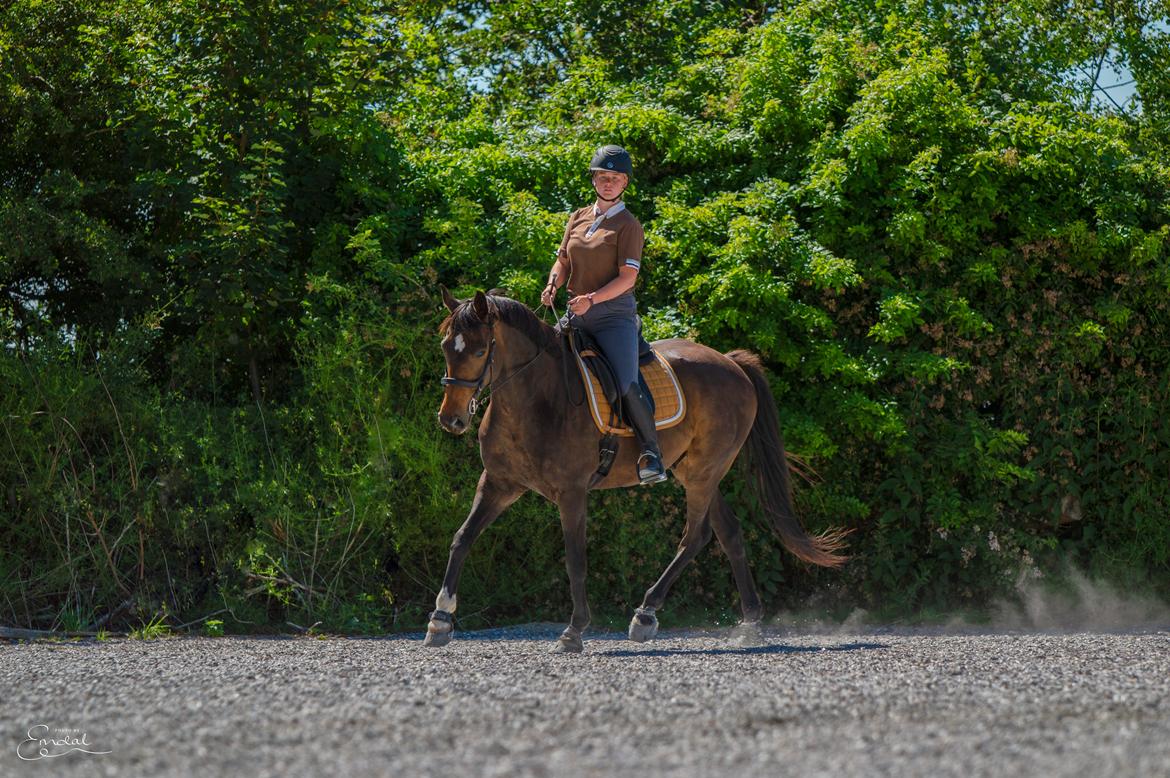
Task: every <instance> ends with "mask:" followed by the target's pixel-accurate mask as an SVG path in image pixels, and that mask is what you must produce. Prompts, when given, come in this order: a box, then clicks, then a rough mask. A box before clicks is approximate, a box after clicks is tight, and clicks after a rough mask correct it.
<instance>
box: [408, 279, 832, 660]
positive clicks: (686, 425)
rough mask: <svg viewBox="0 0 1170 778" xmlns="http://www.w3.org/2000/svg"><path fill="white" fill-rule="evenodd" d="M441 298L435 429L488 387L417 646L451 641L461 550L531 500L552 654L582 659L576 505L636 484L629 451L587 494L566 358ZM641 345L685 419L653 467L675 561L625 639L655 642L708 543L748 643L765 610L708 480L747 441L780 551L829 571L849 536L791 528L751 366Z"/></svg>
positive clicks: (514, 308)
mask: <svg viewBox="0 0 1170 778" xmlns="http://www.w3.org/2000/svg"><path fill="white" fill-rule="evenodd" d="M442 296H443V302H444V304H445V305H446V307H447V309H448V311H449V314H450V315H448V316H447V318H446V319H445V320H444V321H443V323H442V325H441V326H440V330H439V331H440V335H441V336H442V349H443V356H444V358H445V360H446V369H447V374H446V376H445V377H444V378H443V379H442V383H443V400H442V404H441V405H440V407H439V413H438V421H439V424H440V425H441V426H442V428H443V429H444V430H446V431H447V432H449V433H452V434H454V435H462V434H464V433H466V432H467V430H468V429H469V427H470V425H471V420H472V417H473V416H474V415H475V413H476V411H477V407H478V404H479V399H480V395H481V394H482V392H483V391H484V390H485V389H488V388H489V387H490V388H491V402H490V404H489V406H488V409H487V411H486V412H485V414H484V416H483V419H482V420H481V421H480V424H479V448H480V456H481V458H482V460H483V472H482V473H481V474H480V477H479V485H478V487H477V488H476V492H475V498H474V499H473V501H472V505H471V511H470V513H469V514H468V516H467V519H466V521H464V522H463V525H462V526H461V527H460V528H459V530H458V531H457V532H456V533H455V537H454V539H453V540H452V542H451V552H450V557H449V558H448V561H447V570H446V574H445V575H444V577H443V586H442V589H441V590H440V591H439V593H438V595H437V596H436V598H435V610H434V612H433V613H432V614H431V615H430V619H429V622H428V624H427V634H426V638H425V640H424V642H425V644H426V645H428V646H436V647H437V646H444V645H446V644H447V643H449V642H450V640H451V638H452V635H453V633H454V616H453V614H454V613H455V609H456V606H457V591H458V586H459V575H460V571H461V570H462V568H463V562H464V560H465V559H466V557H467V554H468V551H469V550H470V548H471V545H472V543H474V542H475V539H476V538H477V537H479V535H480V533H482V532H483V531H484V530H485V529H486V528H487V527H488V526H489V525H490V524H491V523H492V522H494V521H495V520H496V519H497V518H498V517H499V516H500V514H501V513H503V512H504V510H505V509H507V507H508V506H509V505H511V504H512V503H513V502H515V501H516V500H517V499H518V498H519V497H520V496H521V495H523V494H524V493H526V492H527V491H529V490H531V491H534V492H537V493H538V494H540V495H542V496H543V497H545V498H546V499H548V500H550V501H551V502H553V503H555V504H556V505H557V508H558V509H559V511H560V520H561V529H562V531H563V532H564V541H565V567H566V569H567V570H568V575H569V590H570V593H571V595H572V599H573V612H572V615H571V617H570V619H569V624H568V626H567V627H565V630H564V632H563V633H562V634H561V636H560V637H559V638H558V639H557V641H556V642H555V643H554V644H553V646H552V650H553V651H554V652H559V653H575V652H580V651H582V650H583V649H584V643H583V640H582V635H583V633H584V632H585V630H586V628H587V627H588V626H589V604H588V601H587V599H586V595H585V572H586V554H585V524H586V497H587V494H588V493H589V491H590V489H591V488H598V489H616V488H621V487H628V486H634V485H637V484H638V476H637V468H636V466H635V459H636V457H637V454H638V452H637V450H636V448H637V447H635V446H619V451H618V454H617V457H616V459H615V460H614V462H613V467H612V469H611V470H610V471H609V473H608V474H607V475H606V476H605V477H604V478H603V479H601V480H600V481H598V482H597V483H596V484H593V483H591V482H592V481H594V480H596V479H594V478H593V475H594V474H595V473H596V472H597V470H598V443H599V441H600V436H601V433H600V431H599V430H598V429H597V426H596V424H595V423H594V421H593V419H592V417H591V415H590V411H589V409H588V408H587V407H586V405H585V404H581V405H575V404H574V403H573V402H571V401H569V399H568V397H569V394H568V393H569V390H570V389H571V388H574V389H576V390H577V391H575V395H579V393H580V391H579V386H576V387H570V386H569V384H568V383H567V382H574V383H576V382H579V381H580V380H581V378H580V375H579V373H577V369H576V366H575V364H572V363H570V364H566V362H567V361H569V360H572V359H573V358H572V355H571V352H569V350H568V348H567V347H566V346H565V345H564V343H563V340H564V339H563V337H562V336H561V335H560V334H559V333H558V332H557V331H556V330H554V328H552V327H550V326H549V325H548V324H547V323H545V322H544V321H542V320H541V319H540V317H539V316H537V315H536V314H535V313H533V312H532V310H531V309H529V308H528V307H527V306H525V305H524V304H523V303H521V302H518V301H516V300H513V299H510V298H508V297H506V296H503V295H497V294H494V293H493V294H485V293H484V292H477V293H476V294H475V296H474V297H473V298H470V299H467V300H457V299H455V298H454V297H453V296H452V295H451V293H450V292H449V291H448V290H447V289H446V288H442ZM652 346H653V348H654V349H655V350H656V351H657V352H658V353H660V354H661V355H662V356H664V357H665V358H666V359H667V360H668V361H669V363H670V365H671V366H672V367H673V369H674V371H675V374H676V376H677V378H678V380H679V382H680V384H681V386H682V387H683V390H684V393H685V396H686V408H687V411H686V415H685V416H684V418H683V420H682V421H681V422H680V423H679V424H678V425H677V426H674V427H671V428H669V429H663V430H661V431H660V432H659V444H660V446H661V448H662V459H663V464H665V465H667V467H668V469H669V470H670V472H672V473H673V474H674V477H675V478H677V479H678V481H679V483H680V484H682V486H683V487H684V488H685V490H686V525H685V528H684V530H683V535H682V539H681V540H680V541H679V544H678V551H677V554H676V555H675V557H674V559H673V561H671V562H670V564H669V565H668V566H667V568H666V570H665V571H664V572H663V573H662V575H661V576H660V577H659V579H658V580H657V582H655V583H654V585H653V586H651V587H650V588H649V589H648V590H647V591H646V595H645V597H644V598H643V600H642V604H641V606H639V607H638V608H637V609H636V610H635V612H634V616H633V618H632V619H631V621H630V627H629V638H630V639H631V640H634V641H637V642H644V641H647V640H650V639H652V638H653V637H654V636H655V635H656V634H657V632H658V618H657V616H656V615H655V612H656V611H657V610H658V609H659V608H661V607H662V605H663V603H664V601H665V600H666V595H667V592H668V591H669V590H670V587H671V585H672V584H673V583H674V582H675V579H677V578H678V576H679V574H680V573H681V572H682V570H683V568H684V567H685V566H686V565H687V564H688V563H689V562H690V561H691V560H692V559H694V557H695V555H696V554H698V553H699V551H700V550H701V549H702V548H703V547H704V546H705V545H706V544H707V543H708V542H709V541H710V539H711V535H712V532H713V533H714V535H715V537H716V538H717V539H718V541H719V544H720V545H721V546H722V547H723V551H724V552H725V553H726V554H727V558H728V560H729V561H730V562H731V569H732V573H733V574H734V577H735V583H736V588H737V589H738V591H739V598H740V607H741V611H742V621H741V622H740V624H739V625H738V626H737V628H736V629H737V631H738V634H739V635H740V636H741V637H740V640H741V641H752V640H754V641H755V644H756V645H758V644H759V643H760V642H761V639H760V634H761V633H760V628H759V626H760V620H761V618H762V617H763V607H762V605H761V603H760V597H759V594H758V593H757V592H756V588H755V583H754V582H753V580H752V574H751V571H750V570H749V569H748V563H747V555H746V553H745V551H744V544H743V536H742V533H741V530H740V525H739V520H738V519H737V517H736V515H735V514H734V513H733V512H732V510H731V508H730V507H729V506H728V504H727V502H726V500H725V499H724V497H723V496H722V495H721V494H720V492H719V482H720V481H721V480H722V479H723V477H724V475H725V474H726V473H727V472H728V470H729V469H730V468H731V465H732V464H733V462H734V461H735V460H736V457H737V456H738V454H739V452H740V450H741V449H742V448H743V447H744V444H745V442H746V444H747V447H748V449H749V453H750V456H751V467H752V469H753V470H754V475H755V478H754V479H753V486H754V487H755V490H756V493H757V495H758V497H759V503H760V505H761V507H762V509H763V511H764V513H765V514H766V515H767V517H768V518H769V520H770V522H769V523H770V524H771V527H772V529H773V530H774V531H775V533H776V534H777V535H778V536H779V538H780V541H781V543H782V544H783V545H784V547H785V548H787V549H788V550H789V551H790V552H792V553H793V554H795V555H796V556H797V557H798V558H799V559H802V560H804V561H805V562H808V563H811V564H813V565H820V566H824V567H829V568H838V567H840V566H841V565H842V564H843V563H844V562H845V561H846V559H847V557H846V556H845V555H844V554H843V553H841V552H842V550H843V548H844V545H845V540H844V538H845V535H846V534H847V532H846V531H842V530H840V529H831V530H828V531H826V532H824V533H822V534H820V535H810V534H808V533H807V532H806V531H805V530H804V528H803V527H802V526H801V524H800V522H799V521H798V519H797V518H796V515H795V513H794V512H793V508H792V496H791V486H790V483H789V477H788V462H787V457H786V454H785V450H784V439H783V436H782V434H781V430H780V424H779V419H778V416H777V411H776V403H775V399H774V398H773V396H772V390H771V388H770V387H769V385H768V380H767V377H766V376H765V373H764V369H763V366H762V365H761V362H760V359H759V357H758V356H756V355H755V354H753V353H751V352H749V351H745V350H739V349H737V350H735V351H731V352H729V353H727V354H721V353H719V352H718V351H716V350H715V349H712V348H709V347H707V346H704V345H701V344H699V343H695V342H693V341H689V340H683V339H679V338H674V339H669V340H659V341H656V342H654V343H653V344H652ZM460 376H462V378H461V377H460ZM647 488H649V487H647ZM749 644H750V643H749Z"/></svg>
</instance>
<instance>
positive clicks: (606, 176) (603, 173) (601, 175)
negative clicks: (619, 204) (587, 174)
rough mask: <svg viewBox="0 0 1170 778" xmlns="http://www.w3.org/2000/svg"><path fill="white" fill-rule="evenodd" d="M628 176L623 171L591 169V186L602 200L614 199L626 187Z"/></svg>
mask: <svg viewBox="0 0 1170 778" xmlns="http://www.w3.org/2000/svg"><path fill="white" fill-rule="evenodd" d="M628 181H629V177H628V176H627V175H626V174H625V173H611V172H609V171H608V170H595V171H593V188H594V189H596V190H597V194H598V196H599V197H600V198H601V199H602V200H616V199H617V198H618V196H620V195H621V193H622V190H623V189H625V188H626V183H627V182H628Z"/></svg>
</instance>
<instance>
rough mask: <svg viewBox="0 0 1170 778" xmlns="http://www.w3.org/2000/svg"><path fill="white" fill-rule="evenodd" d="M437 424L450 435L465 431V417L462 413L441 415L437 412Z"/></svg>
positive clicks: (460, 433)
mask: <svg viewBox="0 0 1170 778" xmlns="http://www.w3.org/2000/svg"><path fill="white" fill-rule="evenodd" d="M439 426H440V427H442V428H443V429H445V430H447V432H450V433H451V434H452V435H462V434H463V433H464V432H467V427H468V424H467V419H465V418H464V417H463V416H462V415H459V414H457V415H443V414H442V413H440V414H439Z"/></svg>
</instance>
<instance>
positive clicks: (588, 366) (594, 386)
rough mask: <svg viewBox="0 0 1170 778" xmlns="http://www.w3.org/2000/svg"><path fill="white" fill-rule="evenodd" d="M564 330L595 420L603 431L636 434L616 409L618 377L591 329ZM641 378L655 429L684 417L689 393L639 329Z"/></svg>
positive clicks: (618, 405)
mask: <svg viewBox="0 0 1170 778" xmlns="http://www.w3.org/2000/svg"><path fill="white" fill-rule="evenodd" d="M564 332H566V334H567V336H568V337H569V339H570V341H571V346H572V349H571V351H572V352H573V356H574V357H575V360H576V362H577V369H578V370H579V371H580V373H581V383H582V385H583V386H584V387H585V400H586V402H588V403H589V411H590V414H591V415H592V416H593V423H594V424H596V425H597V429H598V430H599V431H600V432H601V433H602V434H603V435H618V436H621V437H633V435H634V431H633V429H632V428H631V426H630V424H629V422H628V421H627V420H626V418H625V415H624V414H622V413H619V412H618V411H616V410H615V409H618V408H620V407H621V402H620V397H619V395H618V391H617V381H616V379H615V377H614V372H613V368H612V367H610V364H609V360H607V359H606V358H605V355H604V354H603V353H602V351H601V348H600V347H598V345H597V343H596V341H594V340H593V338H592V337H590V335H589V333H587V332H584V331H583V330H580V329H578V328H576V327H567V328H565V330H564ZM638 368H639V375H638V380H639V382H640V383H641V385H642V391H643V392H645V394H646V396H647V397H649V398H650V408H651V411H652V412H653V414H654V426H655V428H656V429H660V430H661V429H668V428H670V427H673V426H675V425H676V424H678V423H679V422H681V421H682V420H683V417H684V416H685V415H686V407H687V404H686V397H685V396H684V395H683V391H682V385H681V384H680V383H679V380H678V376H676V375H675V374H674V368H672V367H671V366H670V363H669V362H667V361H666V359H665V358H663V356H662V355H661V354H659V353H658V352H657V351H654V349H653V348H652V347H651V346H650V344H649V343H647V342H646V340H645V338H643V337H642V333H641V331H640V330H639V332H638Z"/></svg>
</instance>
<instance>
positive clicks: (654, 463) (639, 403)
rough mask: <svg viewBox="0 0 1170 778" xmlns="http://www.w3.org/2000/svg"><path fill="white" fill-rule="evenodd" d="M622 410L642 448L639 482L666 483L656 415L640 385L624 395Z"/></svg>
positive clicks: (639, 462) (639, 458) (631, 388)
mask: <svg viewBox="0 0 1170 778" xmlns="http://www.w3.org/2000/svg"><path fill="white" fill-rule="evenodd" d="M622 410H623V411H624V412H625V415H626V419H627V420H628V421H629V422H630V426H631V427H633V428H634V435H636V436H637V438H638V443H639V444H641V446H642V455H641V456H640V457H638V480H640V481H641V482H642V483H644V484H656V483H658V482H659V481H665V480H666V469H665V468H663V467H662V452H661V451H660V450H659V449H658V430H657V429H655V427H654V414H653V413H652V412H651V411H650V401H649V398H648V397H646V395H644V394H643V393H642V387H641V386H640V385H639V384H634V385H633V386H631V387H630V388H629V389H627V390H626V393H625V394H624V395H622Z"/></svg>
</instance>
